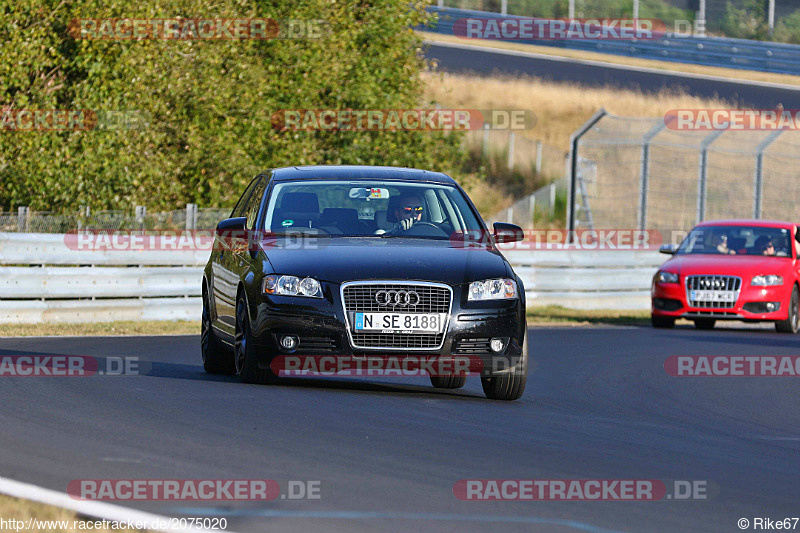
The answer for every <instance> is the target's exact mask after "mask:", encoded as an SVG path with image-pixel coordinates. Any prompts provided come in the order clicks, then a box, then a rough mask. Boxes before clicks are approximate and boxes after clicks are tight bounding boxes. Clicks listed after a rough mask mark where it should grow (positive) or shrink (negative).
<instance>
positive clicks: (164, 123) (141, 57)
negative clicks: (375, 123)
mask: <svg viewBox="0 0 800 533" xmlns="http://www.w3.org/2000/svg"><path fill="white" fill-rule="evenodd" d="M212 6H213V7H212ZM424 6H425V4H424V3H423V2H414V3H407V2H368V1H365V0H340V1H338V2H330V1H327V0H296V1H292V2H286V1H279V0H261V1H259V0H220V1H218V2H214V3H213V4H209V3H208V2H205V1H202V0H151V1H149V2H146V3H131V2H129V1H127V0H112V1H106V0H74V1H70V2H66V1H62V0H0V40H2V42H3V46H2V48H0V111H8V110H9V109H12V110H21V109H34V110H53V109H58V110H79V109H85V110H96V111H98V112H108V111H111V112H124V111H131V110H135V111H136V112H138V113H140V114H141V116H144V117H146V121H145V123H144V126H143V127H141V128H140V129H136V130H130V129H122V130H119V129H115V130H108V129H105V130H104V129H93V130H88V131H56V132H41V131H0V210H2V209H9V208H12V207H14V206H17V205H28V206H31V208H33V209H37V210H54V211H55V210H59V211H64V210H69V209H76V208H78V207H79V206H83V205H87V206H90V207H91V208H92V209H93V210H99V209H127V210H130V209H132V206H133V205H137V204H141V205H147V206H148V208H149V209H150V210H163V209H174V208H180V207H181V206H182V205H183V204H185V203H187V202H192V203H197V204H200V205H202V206H222V205H231V202H233V201H234V200H235V199H236V198H238V196H239V195H240V194H241V192H242V190H243V188H244V187H245V186H246V184H247V183H248V182H249V181H250V180H251V179H252V177H253V176H254V175H255V174H257V173H258V172H261V171H263V170H265V169H267V168H270V167H277V166H285V165H306V164H328V163H330V164H379V165H399V166H415V167H423V168H432V169H436V170H443V171H447V172H452V171H453V170H455V169H458V168H460V164H461V163H460V162H461V160H462V158H463V157H462V151H461V145H462V136H461V135H458V134H452V135H443V134H437V133H430V132H413V131H412V132H392V131H379V132H375V131H361V132H322V131H279V130H277V129H275V128H273V127H272V126H271V115H272V113H273V112H275V111H277V110H280V109H329V108H330V109H397V108H399V109H408V108H417V107H420V106H421V101H420V96H419V95H420V93H421V90H422V89H421V81H420V78H419V73H420V71H421V69H422V68H424V60H423V59H422V57H421V55H420V47H421V41H420V39H419V38H418V37H417V36H416V35H415V34H414V33H413V32H412V31H411V28H412V27H414V26H416V25H418V24H421V23H425V22H426V21H427V19H428V16H429V15H428V14H427V13H426V12H425V10H424ZM175 17H184V18H220V17H222V18H225V17H228V18H237V19H241V18H272V19H277V20H284V19H293V20H316V19H323V20H324V21H326V22H327V24H328V28H329V32H328V34H327V35H325V36H324V37H323V38H317V39H270V40H251V39H247V40H194V41H189V40H157V39H144V40H94V39H74V38H73V37H71V36H70V34H69V33H68V26H69V23H70V21H72V20H73V19H76V18H94V19H98V18H146V19H152V18H162V19H163V18H175Z"/></svg>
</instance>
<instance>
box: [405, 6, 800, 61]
mask: <svg viewBox="0 0 800 533" xmlns="http://www.w3.org/2000/svg"><path fill="white" fill-rule="evenodd" d="M428 10H429V11H431V12H433V13H437V14H438V15H439V19H438V21H437V23H436V24H435V25H433V26H431V27H425V28H420V29H424V30H426V31H432V32H436V33H442V34H447V35H454V32H453V24H454V23H455V21H457V20H458V19H462V18H471V17H472V18H483V19H487V18H492V19H523V18H531V17H520V16H517V15H502V14H500V13H492V12H486V11H474V10H469V9H456V8H448V7H435V6H432V7H429V8H428ZM466 41H468V39H465V42H466ZM469 41H472V39H469ZM478 42H479V41H478ZM514 42H518V43H525V44H537V45H540V46H552V47H556V48H566V49H571V50H587V51H592V52H601V53H605V54H614V55H622V56H630V57H639V58H644V59H658V60H661V61H674V62H679V63H692V64H695V65H706V66H713V67H727V68H737V69H744V70H756V71H761V72H774V73H781V74H800V45H796V44H786V43H774V42H766V41H751V40H747V39H732V38H727V37H681V36H676V35H674V34H672V33H666V34H665V35H664V36H663V37H662V38H660V39H654V40H635V39H630V40H615V41H610V40H598V39H583V40H577V39H571V40H516V41H514Z"/></svg>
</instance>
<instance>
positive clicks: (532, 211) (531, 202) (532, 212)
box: [528, 194, 536, 229]
mask: <svg viewBox="0 0 800 533" xmlns="http://www.w3.org/2000/svg"><path fill="white" fill-rule="evenodd" d="M534 217H536V195H535V194H531V195H530V196H528V222H530V229H533V227H534V224H533V219H534Z"/></svg>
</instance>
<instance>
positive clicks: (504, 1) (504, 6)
mask: <svg viewBox="0 0 800 533" xmlns="http://www.w3.org/2000/svg"><path fill="white" fill-rule="evenodd" d="M500 14H501V15H508V0H500Z"/></svg>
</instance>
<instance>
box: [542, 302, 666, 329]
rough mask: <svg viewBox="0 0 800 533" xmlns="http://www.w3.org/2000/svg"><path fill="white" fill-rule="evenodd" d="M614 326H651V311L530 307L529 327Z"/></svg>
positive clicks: (546, 306) (555, 306)
mask: <svg viewBox="0 0 800 533" xmlns="http://www.w3.org/2000/svg"><path fill="white" fill-rule="evenodd" d="M592 324H612V325H617V326H646V325H649V324H650V311H612V310H605V309H602V310H593V311H587V310H583V309H567V308H566V307H561V306H558V305H544V306H533V307H528V325H531V326H535V325H571V326H588V325H592Z"/></svg>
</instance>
